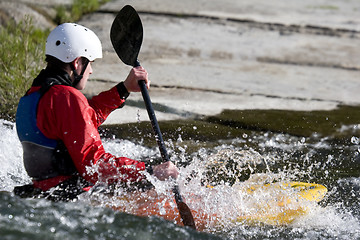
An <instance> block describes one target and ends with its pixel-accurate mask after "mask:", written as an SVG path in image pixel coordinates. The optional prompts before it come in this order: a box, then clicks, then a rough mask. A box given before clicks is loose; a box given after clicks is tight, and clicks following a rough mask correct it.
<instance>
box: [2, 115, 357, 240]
mask: <svg viewBox="0 0 360 240" xmlns="http://www.w3.org/2000/svg"><path fill="white" fill-rule="evenodd" d="M0 133H1V135H2V138H1V140H0V141H1V144H0V148H1V149H0V150H1V151H0V164H1V165H2V168H1V169H0V180H1V185H0V188H1V191H4V192H1V193H0V199H1V201H0V202H1V204H0V226H1V227H0V229H5V230H6V229H7V230H6V231H7V234H9V232H10V235H11V232H12V235H13V236H23V235H21V232H20V230H16V229H21V231H23V232H25V233H26V234H28V235H26V236H44V237H46V236H48V235H49V234H51V236H52V237H53V239H61V238H67V237H66V236H71V238H77V239H85V238H86V237H89V236H91V237H93V238H106V237H108V238H113V239H122V238H117V237H116V236H125V235H126V236H129V237H128V238H127V239H137V236H135V235H136V234H135V235H134V232H136V231H137V232H139V235H138V236H140V235H141V236H144V237H145V238H148V239H169V238H167V237H169V236H170V237H171V238H173V239H197V238H198V239H201V237H203V239H218V238H224V239H239V238H273V239H288V238H289V236H291V238H297V239H312V238H328V239H333V238H338V239H358V238H359V237H360V226H359V218H360V217H359V216H360V212H359V207H358V199H359V191H358V190H359V188H360V183H359V182H360V179H359V177H357V176H351V175H349V176H344V173H346V172H349V170H348V169H347V168H346V167H347V166H348V165H350V166H354V164H357V161H358V157H357V156H358V148H359V146H358V144H359V143H358V141H357V140H358V139H357V137H356V136H354V137H353V138H352V139H349V140H348V145H341V144H339V145H336V144H333V143H330V142H329V141H328V139H326V138H320V139H319V138H317V136H313V137H312V138H310V139H308V138H306V139H305V138H298V137H291V136H287V135H283V134H278V135H277V134H270V133H264V134H258V133H257V134H255V135H248V136H245V137H241V138H238V139H233V140H232V141H231V143H221V142H219V144H218V146H217V147H211V148H202V149H200V150H199V151H197V152H195V153H191V154H189V153H187V152H186V151H187V147H186V146H184V145H180V144H179V145H178V144H177V142H176V141H174V142H170V143H169V145H170V146H171V148H173V149H170V153H172V154H173V153H174V152H175V151H174V149H176V150H177V151H180V153H181V154H179V155H178V156H177V162H179V163H181V166H182V167H180V171H181V176H180V179H179V185H180V191H181V193H182V194H183V195H184V197H185V199H186V202H187V203H188V205H189V206H190V208H191V209H194V210H195V211H198V212H202V213H206V214H207V215H208V217H209V221H208V222H206V224H205V226H204V230H205V231H206V232H209V233H212V234H214V235H196V233H194V232H192V231H191V230H189V229H183V228H179V227H178V226H177V225H174V224H172V223H170V222H167V221H164V220H163V219H162V218H156V217H149V218H139V217H135V216H133V215H127V214H125V213H132V212H133V211H134V209H136V204H134V203H135V201H136V198H132V199H130V201H129V197H128V196H129V193H128V192H126V191H124V190H123V189H121V188H119V189H118V190H117V192H116V194H115V196H109V195H107V194H103V193H99V194H98V198H96V197H95V196H96V194H94V195H92V196H86V195H85V196H83V198H82V199H81V200H80V201H78V202H77V203H51V202H48V201H45V200H39V199H32V200H29V199H19V198H17V197H15V196H13V194H12V193H11V191H12V188H13V187H14V186H16V185H20V184H25V183H28V182H29V181H30V179H29V178H28V176H27V175H26V172H25V170H24V167H23V165H22V148H21V144H20V142H19V140H18V138H17V135H16V130H15V126H14V124H13V123H11V122H8V121H5V120H0ZM178 141H179V142H181V136H179V139H178ZM103 142H104V147H105V149H106V150H107V151H109V152H111V153H113V154H114V155H119V156H120V155H125V156H128V157H130V158H134V159H142V160H147V159H152V158H157V157H159V154H158V152H157V149H149V148H146V147H143V146H141V145H136V144H134V143H132V142H130V141H120V140H118V139H103ZM254 143H255V144H256V145H257V149H255V148H254V147H253V146H254ZM212 146H213V145H212ZM244 149H247V150H246V151H245V150H244ZM338 150H339V151H338ZM340 150H341V151H340ZM183 163H185V164H183ZM355 166H356V165H355ZM326 171H327V172H326ZM339 172H340V173H342V175H341V174H339ZM149 178H150V181H151V182H152V183H153V184H154V185H155V190H154V195H153V199H156V198H157V197H158V196H161V197H162V200H161V201H158V202H157V208H158V209H159V213H160V215H163V214H164V213H165V212H166V207H167V205H166V204H167V203H169V205H168V207H169V209H173V210H174V209H176V205H175V204H173V196H172V193H171V191H170V189H171V186H172V185H171V184H172V183H171V182H166V183H164V182H160V181H156V179H151V177H149ZM285 180H287V181H291V180H301V181H309V182H310V181H312V182H318V183H323V184H326V186H327V187H328V189H329V193H328V194H327V197H326V198H325V200H324V201H323V202H320V204H312V205H309V209H310V210H309V211H308V213H307V214H306V215H303V216H301V217H299V218H297V219H295V220H294V221H293V222H292V223H291V224H288V225H285V226H283V225H275V226H273V225H267V224H261V223H256V224H247V223H244V222H241V221H240V222H237V221H233V219H234V218H236V217H238V216H240V215H246V214H253V213H254V211H258V209H256V207H255V206H256V205H266V204H267V202H269V201H271V200H273V199H274V196H275V195H276V194H284V192H283V191H285V192H287V191H289V194H291V193H290V190H276V191H273V192H265V191H258V192H255V193H253V194H252V195H249V194H247V193H246V189H247V187H248V186H251V185H252V184H266V183H271V182H276V181H285ZM206 185H211V186H212V187H207V186H206ZM122 197H123V198H122ZM138 197H143V198H145V197H149V195H148V194H144V195H141V193H139V196H138ZM119 206H123V207H124V208H123V209H119V210H121V212H125V213H121V212H120V211H113V210H112V209H111V208H114V207H119ZM143 207H145V208H146V207H147V206H146V204H145V203H144V205H143ZM291 207H293V206H292V205H289V208H291ZM277 208H280V206H277ZM277 208H275V209H277ZM146 210H148V209H145V210H144V211H146ZM280 211H281V209H280ZM219 220H220V223H219ZM214 222H217V224H215V225H214V224H213V223H214ZM114 225H118V226H119V225H124V226H125V227H115V226H114ZM159 228H160V229H159ZM163 229H167V230H166V232H167V233H166V234H165V235H166V236H165V237H164V236H163V235H161V231H160V230H163ZM1 231H4V230H1ZM3 233H4V232H1V235H4V234H3ZM175 233H176V234H179V236H181V237H182V238H176V234H175ZM66 234H67V235H66ZM121 234H123V235H121ZM152 236H157V238H152ZM52 237H50V238H52ZM196 237H197V238H196ZM20 238H21V237H20Z"/></svg>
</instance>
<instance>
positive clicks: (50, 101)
mask: <svg viewBox="0 0 360 240" xmlns="http://www.w3.org/2000/svg"><path fill="white" fill-rule="evenodd" d="M109 91H110V93H107V94H110V95H112V94H114V93H111V91H114V89H111V90H109ZM114 95H116V94H114ZM102 97H104V96H99V98H98V99H96V100H94V101H93V103H94V104H95V105H96V106H97V111H95V110H94V108H93V107H91V106H90V105H89V103H88V100H87V99H86V98H85V96H84V95H83V94H82V93H81V92H80V91H78V90H76V89H74V88H71V87H64V86H53V87H52V88H51V89H50V90H49V91H48V92H47V93H46V94H45V95H44V96H43V97H42V99H41V100H40V102H39V107H38V114H37V116H38V127H39V129H40V130H41V131H42V132H43V133H44V135H45V136H47V137H49V138H52V139H60V140H62V141H63V142H64V144H65V146H66V148H67V149H68V151H69V153H70V156H71V157H72V159H73V161H74V164H75V166H76V168H77V170H78V172H79V173H80V175H81V176H82V177H84V178H85V179H86V180H88V181H90V182H92V183H95V182H97V181H98V180H102V181H138V180H141V179H142V178H143V171H144V170H145V164H144V163H143V162H139V161H136V160H132V159H129V158H126V157H115V156H113V155H112V154H110V153H106V152H105V150H104V147H103V144H102V141H101V139H100V135H99V132H98V130H97V127H98V124H99V121H98V117H97V116H99V114H100V115H102V116H107V115H108V114H109V113H110V112H111V111H110V109H114V108H115V105H116V104H115V102H112V100H111V99H110V101H109V102H108V103H107V104H106V103H101V101H100V98H102ZM105 100H106V99H105ZM118 106H119V104H117V106H116V107H118Z"/></svg>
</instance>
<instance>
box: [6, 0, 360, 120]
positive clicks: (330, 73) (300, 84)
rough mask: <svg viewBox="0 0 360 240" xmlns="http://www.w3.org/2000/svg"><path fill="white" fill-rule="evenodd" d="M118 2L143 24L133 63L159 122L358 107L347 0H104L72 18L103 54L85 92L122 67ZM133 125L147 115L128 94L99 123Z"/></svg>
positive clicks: (356, 53) (353, 14)
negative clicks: (113, 35)
mask: <svg viewBox="0 0 360 240" xmlns="http://www.w3.org/2000/svg"><path fill="white" fill-rule="evenodd" d="M1 4H7V6H9V5H10V4H13V5H14V4H16V6H17V5H19V4H23V5H25V6H27V7H28V8H27V9H30V10H31V11H35V12H36V13H39V14H40V15H41V12H42V11H39V10H36V9H39V8H37V7H34V6H41V8H40V9H47V8H50V7H49V6H51V5H52V4H58V3H57V1H51V2H49V1H47V2H46V1H45V2H42V3H37V2H36V1H31V0H22V1H20V0H19V1H15V2H14V1H12V2H10V1H9V2H8V1H5V2H2V3H1ZM125 4H131V5H133V6H134V7H135V8H136V9H137V10H138V11H139V13H140V17H141V19H142V22H143V25H144V40H143V45H142V49H141V53H140V56H139V59H140V61H141V62H142V65H143V66H144V67H145V68H146V69H147V70H148V72H149V74H150V79H151V82H152V87H151V89H150V95H151V99H152V101H153V104H154V107H155V110H156V114H157V118H158V120H159V121H162V120H174V119H194V118H203V117H206V116H211V115H216V114H219V113H221V112H222V111H223V110H225V109H230V110H246V109H280V110H302V111H311V110H332V109H335V108H336V107H337V106H338V105H339V104H341V105H354V106H356V105H359V104H360V95H359V94H358V90H359V87H358V77H359V71H360V64H359V63H360V50H359V47H358V42H359V37H360V29H359V28H360V27H359V26H360V24H359V23H360V17H359V16H360V15H359V11H360V3H359V2H358V1H355V0H352V1H346V2H344V1H340V0H333V1H331V2H329V1H317V2H316V3H314V2H313V1H310V0H305V1H301V2H300V1H295V2H292V3H289V2H288V1H284V0H278V1H275V2H274V1H273V2H271V3H268V2H267V1H264V0H257V1H255V2H254V1H241V2H235V3H234V2H233V1H218V0H211V1H208V0H207V1H204V0H202V1H197V2H196V3H194V2H192V1H189V0H186V1H181V2H173V1H170V0H156V1H151V2H148V1H145V0H134V1H111V2H109V3H107V4H105V5H103V6H102V7H101V8H100V10H99V11H97V12H95V13H92V14H89V15H86V16H84V17H83V18H82V19H81V20H80V21H79V23H80V24H83V25H85V26H87V27H89V28H91V29H93V30H94V31H95V32H96V33H97V34H98V35H99V37H100V39H101V41H102V43H103V49H104V58H103V59H101V60H98V61H96V62H95V63H94V64H93V68H94V73H93V75H92V80H91V81H89V84H88V86H87V88H86V89H85V91H84V94H86V95H87V96H91V95H93V94H96V93H98V92H99V91H101V90H105V89H107V88H109V87H111V86H113V85H115V84H116V83H117V82H119V81H121V80H123V79H124V78H125V77H126V74H127V72H128V70H129V68H128V67H127V66H124V64H123V63H121V61H120V60H119V59H118V57H117V56H116V54H115V53H114V51H113V49H112V46H111V43H110V39H109V29H110V26H111V23H112V21H113V19H114V17H115V14H116V13H117V12H118V11H119V10H120V9H121V8H122V7H123V6H124V5H125ZM8 8H10V7H7V8H3V9H8ZM17 9H20V8H19V7H17ZM30 10H29V11H30ZM39 23H40V22H39ZM40 24H41V25H45V24H43V23H42V22H41V23H40ZM50 26H52V25H51V24H50ZM138 121H148V117H147V113H146V110H145V108H144V105H143V101H142V97H141V94H139V93H133V94H131V96H130V98H129V101H128V102H127V106H126V108H124V109H122V110H118V111H115V112H114V113H112V114H111V115H110V117H109V118H108V119H107V121H106V122H105V123H106V124H117V123H130V122H138Z"/></svg>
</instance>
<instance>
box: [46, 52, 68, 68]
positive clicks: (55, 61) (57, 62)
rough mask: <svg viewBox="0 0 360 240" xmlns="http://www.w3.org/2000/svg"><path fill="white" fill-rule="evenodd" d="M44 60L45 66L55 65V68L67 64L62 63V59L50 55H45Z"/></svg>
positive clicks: (63, 66) (64, 66)
mask: <svg viewBox="0 0 360 240" xmlns="http://www.w3.org/2000/svg"><path fill="white" fill-rule="evenodd" d="M45 61H46V62H47V66H48V67H52V68H53V67H56V68H61V69H65V68H66V66H67V65H69V63H64V62H63V61H61V60H59V59H57V58H56V57H53V56H50V55H46V58H45Z"/></svg>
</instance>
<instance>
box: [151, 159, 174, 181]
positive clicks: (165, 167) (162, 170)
mask: <svg viewBox="0 0 360 240" xmlns="http://www.w3.org/2000/svg"><path fill="white" fill-rule="evenodd" d="M152 169H153V175H154V176H155V177H157V178H158V179H159V180H161V181H165V180H167V179H169V178H174V179H176V178H177V177H178V176H179V169H178V168H177V167H176V166H175V164H173V163H172V162H170V161H168V162H165V163H161V164H159V165H156V166H154V167H153V168H152Z"/></svg>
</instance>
